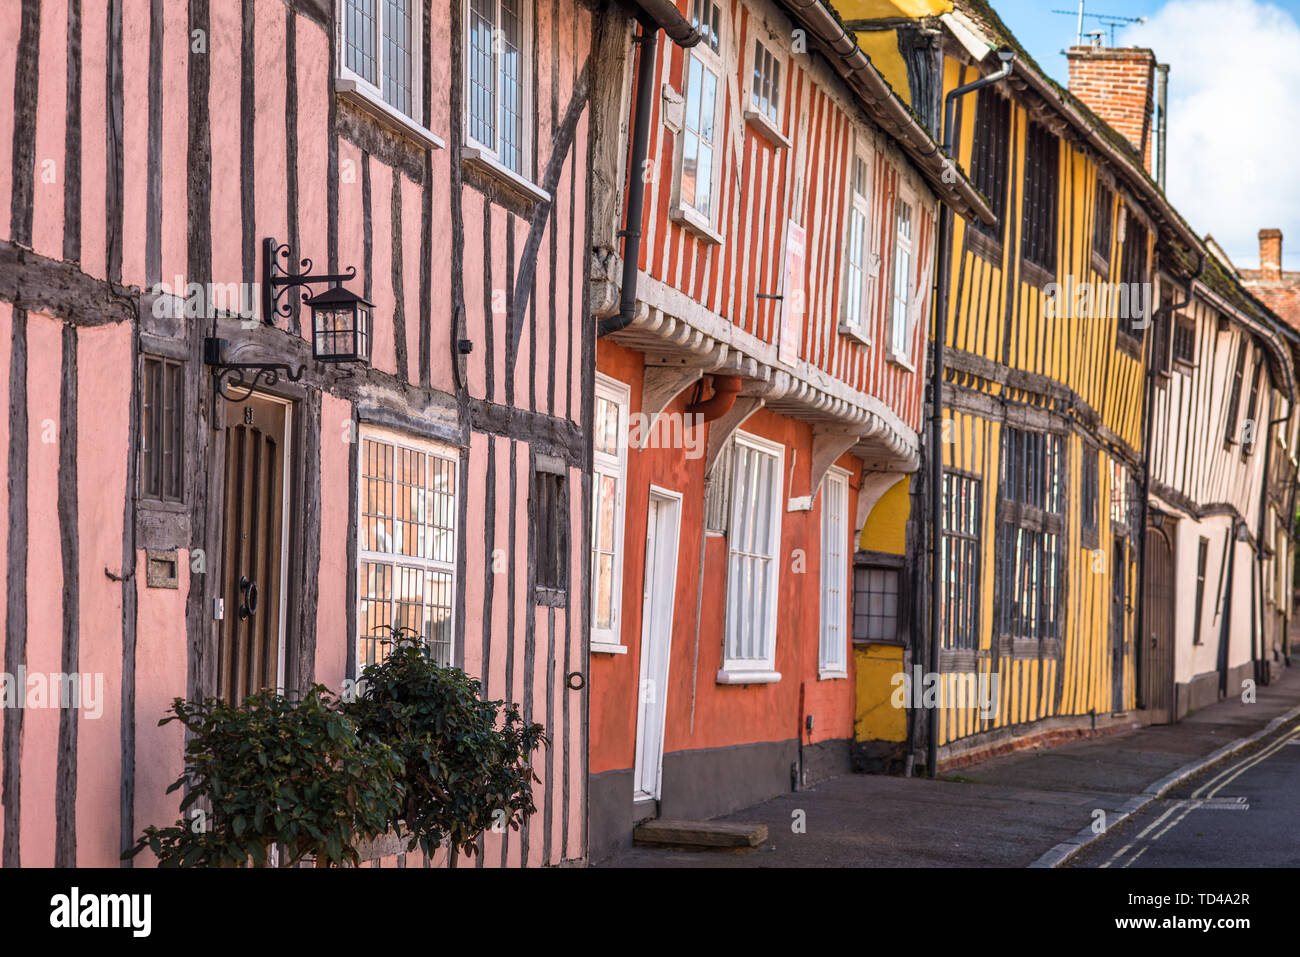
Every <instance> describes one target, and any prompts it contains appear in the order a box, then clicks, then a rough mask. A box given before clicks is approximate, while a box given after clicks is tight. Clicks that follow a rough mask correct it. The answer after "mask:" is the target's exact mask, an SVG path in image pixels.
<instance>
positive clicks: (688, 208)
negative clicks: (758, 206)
mask: <svg viewBox="0 0 1300 957" xmlns="http://www.w3.org/2000/svg"><path fill="white" fill-rule="evenodd" d="M695 2H702V3H704V4H706V5H709V4H711V5H714V6H716V7H717V8H718V31H717V36H718V49H717V52H714V51H713V49H711V48H710V46H709V43H708V41H707V40H704V41H701V42H700V43H697V44H696V45H695V46H693V47H688V48H686V49H685V50H684V51H683V60H682V125H681V130H680V131H679V132H678V133H677V135H676V136H675V137H674V139H675V140H676V141H677V143H676V149H675V150H674V154H675V156H674V160H673V202H672V207H671V208H670V209H669V218H671V219H672V220H674V221H675V222H678V223H680V224H681V225H683V226H686V227H687V228H688V229H690V230H691V231H692V232H694V233H696V234H697V235H698V236H699V237H700V238H701V239H704V240H706V241H707V242H711V243H715V244H717V243H721V242H722V235H721V233H720V232H719V231H718V230H719V226H718V224H719V223H721V221H722V220H721V217H720V216H719V215H718V213H719V209H718V207H719V204H720V202H721V199H722V154H723V151H724V150H725V149H726V137H727V131H726V130H725V129H724V128H723V122H724V120H725V117H726V100H727V81H728V78H729V76H730V74H729V72H728V69H727V62H728V60H729V59H730V57H729V56H728V53H727V33H726V23H725V21H726V17H727V11H726V4H725V3H724V2H723V0H692V10H693V9H694V7H693V4H694V3H695ZM692 60H698V61H699V64H700V67H701V69H702V70H707V71H708V72H710V73H712V74H713V75H714V78H715V79H716V81H717V86H716V89H715V92H714V96H713V141H712V143H711V146H712V149H713V164H712V167H711V168H710V170H709V212H708V215H707V216H706V215H705V214H704V213H701V212H700V211H699V209H698V208H697V207H696V206H695V205H694V203H687V202H686V201H685V199H684V197H683V196H682V173H683V170H684V166H685V159H686V138H687V137H688V136H691V135H695V134H692V133H691V132H690V130H689V129H688V127H687V122H688V117H687V113H688V112H689V107H690V102H691V90H690V75H691V62H692ZM698 175H699V174H698V171H697V173H696V177H697V178H696V183H697V187H696V195H697V196H698V195H699V192H698V182H699V179H698Z"/></svg>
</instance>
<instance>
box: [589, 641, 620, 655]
mask: <svg viewBox="0 0 1300 957" xmlns="http://www.w3.org/2000/svg"><path fill="white" fill-rule="evenodd" d="M591 653H592V654H593V655H625V654H627V645H615V644H610V643H609V642H604V641H593V642H592V643H591Z"/></svg>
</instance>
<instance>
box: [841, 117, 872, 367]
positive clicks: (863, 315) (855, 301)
mask: <svg viewBox="0 0 1300 957" xmlns="http://www.w3.org/2000/svg"><path fill="white" fill-rule="evenodd" d="M852 164H853V175H852V177H851V179H850V188H849V204H848V214H847V215H848V221H847V223H846V224H845V230H844V232H845V238H846V242H845V244H844V279H843V283H844V292H843V297H842V299H843V310H842V312H841V313H840V324H839V325H840V331H841V332H843V333H846V334H848V335H851V336H854V337H855V338H857V339H859V340H861V341H862V342H864V343H869V342H870V336H869V334H868V330H869V328H870V325H869V317H870V316H871V315H873V314H874V311H875V292H876V275H877V272H878V270H879V267H880V256H879V254H878V253H877V251H876V249H875V242H874V239H875V230H874V229H873V228H872V220H871V180H872V176H871V154H870V153H869V152H868V143H867V141H866V140H865V138H860V145H859V148H858V149H857V150H855V152H854V154H853V159H852Z"/></svg>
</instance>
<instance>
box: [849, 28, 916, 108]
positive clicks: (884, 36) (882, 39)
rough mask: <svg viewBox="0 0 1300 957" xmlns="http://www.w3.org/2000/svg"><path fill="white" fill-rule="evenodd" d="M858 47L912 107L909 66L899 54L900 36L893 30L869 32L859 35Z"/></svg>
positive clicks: (899, 95) (901, 97) (900, 97)
mask: <svg viewBox="0 0 1300 957" xmlns="http://www.w3.org/2000/svg"><path fill="white" fill-rule="evenodd" d="M857 40H858V46H860V47H862V52H864V53H865V54H866V55H867V56H869V57H870V58H871V64H872V66H874V67H875V68H876V69H877V70H879V71H880V74H881V76H883V77H884V78H885V82H886V83H888V84H889V85H890V86H891V87H893V89H894V92H895V93H897V94H898V97H899V99H901V100H902V101H903V102H904V103H906V104H907V105H908V106H911V105H912V85H911V84H910V83H908V81H907V64H906V63H904V62H903V55H902V54H901V53H899V52H898V35H897V34H896V33H895V32H894V31H893V30H869V31H867V32H865V33H859V34H857Z"/></svg>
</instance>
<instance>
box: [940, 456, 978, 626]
mask: <svg viewBox="0 0 1300 957" xmlns="http://www.w3.org/2000/svg"><path fill="white" fill-rule="evenodd" d="M982 488H983V485H982V483H981V482H980V480H979V479H976V478H970V477H969V476H965V475H956V474H954V473H951V472H945V473H944V476H943V540H942V542H941V548H942V550H941V552H940V554H939V565H940V568H942V569H943V583H942V585H941V588H942V600H943V646H944V647H945V648H954V649H972V650H973V649H975V648H978V647H979V596H980V538H981V535H980V528H981V526H980V520H981V516H982V515H983V513H984V509H983V503H982V499H981V497H980V496H981V494H982Z"/></svg>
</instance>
